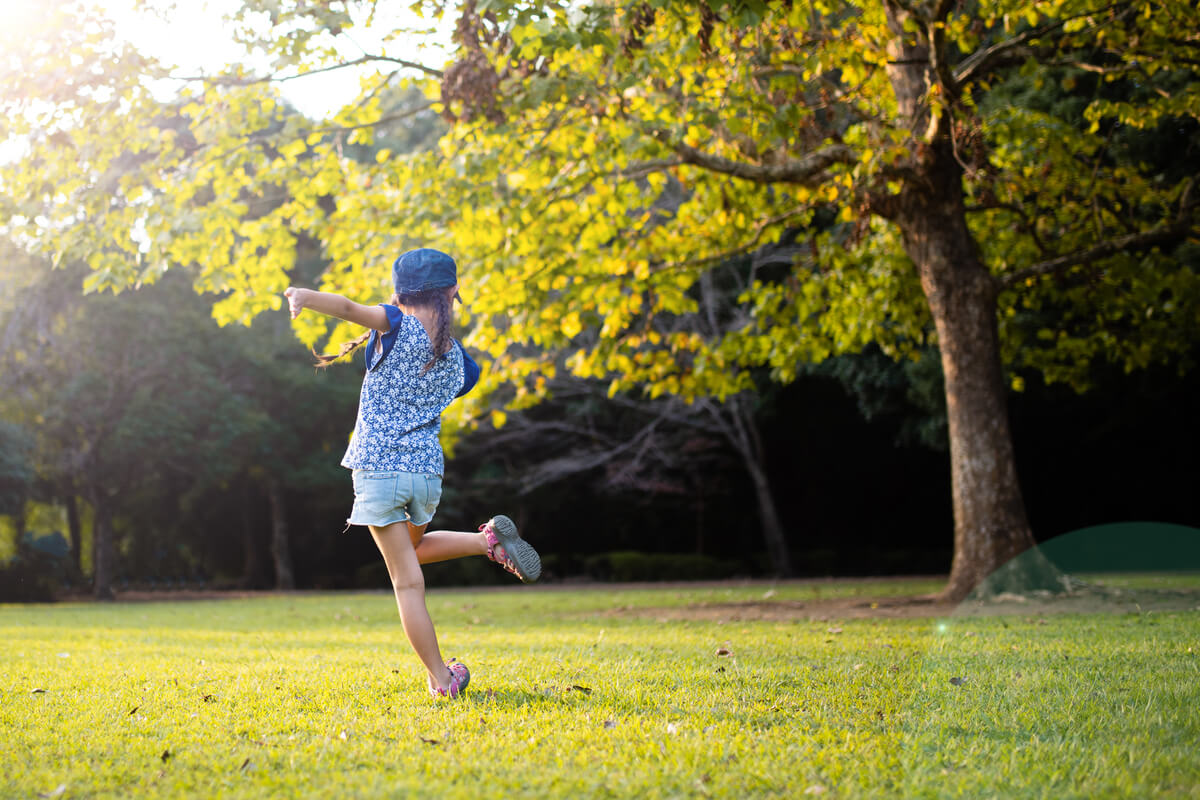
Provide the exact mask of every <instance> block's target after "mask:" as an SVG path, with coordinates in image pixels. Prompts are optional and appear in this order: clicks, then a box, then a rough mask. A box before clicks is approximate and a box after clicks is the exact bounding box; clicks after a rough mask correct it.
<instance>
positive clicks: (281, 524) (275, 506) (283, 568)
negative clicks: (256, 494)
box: [267, 480, 296, 590]
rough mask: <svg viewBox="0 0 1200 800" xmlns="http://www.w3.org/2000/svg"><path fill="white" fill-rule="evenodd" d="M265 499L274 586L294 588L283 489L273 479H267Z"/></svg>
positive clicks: (285, 588)
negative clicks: (268, 511)
mask: <svg viewBox="0 0 1200 800" xmlns="http://www.w3.org/2000/svg"><path fill="white" fill-rule="evenodd" d="M267 500H268V502H269V503H270V505H271V557H272V558H273V559H274V560H275V588H276V589H281V590H289V589H295V588H296V577H295V574H294V573H293V572H292V551H291V548H290V547H289V545H288V526H287V516H286V513H285V512H286V509H285V507H284V502H283V489H282V488H281V487H280V485H279V484H278V483H277V482H275V481H273V480H271V481H267Z"/></svg>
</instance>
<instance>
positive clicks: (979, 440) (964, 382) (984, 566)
mask: <svg viewBox="0 0 1200 800" xmlns="http://www.w3.org/2000/svg"><path fill="white" fill-rule="evenodd" d="M886 10H887V13H888V18H889V23H890V27H891V30H892V32H893V35H894V36H893V40H892V43H891V44H890V46H889V54H890V55H891V56H892V58H893V62H892V64H891V65H889V67H888V77H889V79H890V81H891V84H892V87H893V90H894V92H895V96H896V100H897V104H898V108H899V111H900V114H901V117H902V118H903V119H905V121H906V123H907V124H908V126H909V129H910V130H911V131H912V135H913V142H914V147H915V148H916V152H915V154H914V159H913V166H914V167H915V169H914V174H913V175H911V176H910V177H909V178H907V179H906V180H905V183H904V187H903V189H902V190H901V191H900V193H899V195H898V196H893V197H892V198H889V199H888V206H887V209H886V216H888V217H889V218H891V220H892V221H893V222H894V223H895V224H896V225H897V226H898V227H899V229H900V232H901V236H902V238H903V242H904V248H905V251H906V252H907V254H908V256H909V258H911V259H912V261H913V263H914V264H915V265H916V268H917V272H918V275H919V276H920V279H921V288H922V289H923V291H924V293H925V297H926V300H927V301H928V303H929V310H930V313H931V314H932V316H933V321H934V326H935V328H936V330H937V336H938V348H939V350H940V352H941V357H942V370H943V372H944V373H945V386H946V413H947V418H948V422H949V438H950V474H951V493H952V499H953V508H954V558H953V562H952V564H951V567H950V579H949V581H948V583H947V585H946V588H945V589H944V590H943V592H942V595H943V597H944V598H946V599H950V600H962V599H963V598H965V597H966V596H967V595H968V594H969V593H971V592H972V591H973V590H975V589H977V587H980V586H981V584H985V581H986V582H988V583H987V584H985V586H984V588H985V589H987V587H988V586H990V587H991V588H992V589H996V588H997V582H996V581H995V580H994V579H993V580H990V581H989V579H991V578H992V577H993V576H994V575H996V574H997V571H998V570H1000V568H1001V567H1003V566H1004V565H1005V564H1006V563H1008V562H1010V561H1011V560H1012V559H1014V558H1016V557H1017V556H1018V555H1020V554H1022V553H1024V552H1026V551H1029V550H1031V549H1034V546H1035V543H1034V540H1033V535H1032V533H1031V531H1030V528H1029V521H1028V519H1027V518H1026V515H1025V503H1024V499H1023V498H1022V496H1021V488H1020V483H1019V481H1018V478H1017V467H1016V460H1015V458H1014V454H1013V443H1012V434H1011V431H1010V429H1009V420H1008V407H1007V391H1006V389H1005V386H1004V377H1003V372H1002V369H1001V362H1000V337H999V331H998V328H997V324H996V310H997V307H996V297H997V292H998V287H997V284H996V282H995V280H994V279H993V278H992V276H991V274H990V273H989V272H988V269H987V266H986V265H985V264H984V262H983V259H982V257H981V256H980V253H979V249H978V246H977V243H976V242H975V239H974V236H973V235H972V234H971V231H970V229H969V228H968V226H967V218H966V210H965V204H964V195H963V186H962V179H963V169H962V166H961V165H960V164H959V162H958V160H957V159H956V158H955V155H954V145H953V140H952V138H951V137H952V126H951V125H950V124H949V121H948V118H947V116H946V115H947V114H948V113H949V112H947V111H942V112H940V116H934V115H933V114H932V113H931V111H930V108H929V104H928V100H927V98H928V97H929V90H930V87H931V86H933V85H934V84H936V83H937V82H938V78H937V75H936V74H935V73H934V71H933V68H932V66H931V64H932V62H933V60H935V59H932V58H931V55H939V54H931V52H930V43H929V42H928V41H927V40H926V39H925V37H924V34H923V33H921V32H919V31H918V32H913V31H912V30H910V31H905V30H904V25H903V23H904V22H905V19H906V18H907V17H909V12H908V11H905V10H903V8H902V7H901V6H900V5H898V4H895V3H893V2H887V4H886ZM918 28H920V26H918ZM1023 563H1024V564H1025V565H1026V566H1031V567H1033V570H1032V573H1027V574H1026V575H1025V576H1024V579H1025V580H1024V581H1023V585H1021V586H1014V585H1012V582H1011V581H1009V582H1008V583H1006V585H1005V586H1004V588H1026V589H1027V588H1032V587H1033V586H1045V585H1046V584H1047V583H1048V582H1049V583H1051V585H1054V583H1055V581H1054V580H1053V577H1052V576H1053V574H1054V569H1053V567H1051V566H1050V565H1049V562H1046V561H1045V560H1044V559H1041V558H1040V553H1038V552H1037V551H1036V549H1034V551H1033V553H1032V554H1031V557H1030V558H1027V559H1024V560H1023ZM1003 574H1004V575H1005V576H1007V577H1008V578H1012V577H1014V575H1015V573H1014V571H1013V570H1011V569H1009V570H1005V571H1004V573H1003Z"/></svg>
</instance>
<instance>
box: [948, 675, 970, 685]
mask: <svg viewBox="0 0 1200 800" xmlns="http://www.w3.org/2000/svg"><path fill="white" fill-rule="evenodd" d="M966 682H967V679H966V678H958V677H954V678H951V679H950V683H952V684H954V685H955V686H962V685H963V684H964V683H966Z"/></svg>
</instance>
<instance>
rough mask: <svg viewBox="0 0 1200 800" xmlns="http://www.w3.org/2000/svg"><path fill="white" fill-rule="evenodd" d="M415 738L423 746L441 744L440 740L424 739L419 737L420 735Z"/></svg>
mask: <svg viewBox="0 0 1200 800" xmlns="http://www.w3.org/2000/svg"><path fill="white" fill-rule="evenodd" d="M417 738H418V739H420V740H421V741H422V742H424V743H425V744H434V745H436V744H441V740H440V739H426V738H425V737H424V736H420V735H418V736H417Z"/></svg>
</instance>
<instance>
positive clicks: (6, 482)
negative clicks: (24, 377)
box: [0, 419, 33, 514]
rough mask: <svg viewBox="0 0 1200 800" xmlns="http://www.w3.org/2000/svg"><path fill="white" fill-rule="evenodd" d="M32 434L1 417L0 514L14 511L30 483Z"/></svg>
mask: <svg viewBox="0 0 1200 800" xmlns="http://www.w3.org/2000/svg"><path fill="white" fill-rule="evenodd" d="M32 451H33V437H32V436H31V435H30V434H29V432H28V431H26V430H25V429H24V428H22V427H20V426H19V425H14V424H12V423H11V422H6V421H5V420H3V419H0V514H11V513H13V512H15V511H16V510H17V508H18V506H20V505H21V504H23V503H24V502H25V500H26V498H27V497H28V496H29V491H30V489H31V487H32V484H33V469H32V467H30V464H29V462H30V460H31V458H32V455H33V454H32Z"/></svg>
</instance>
